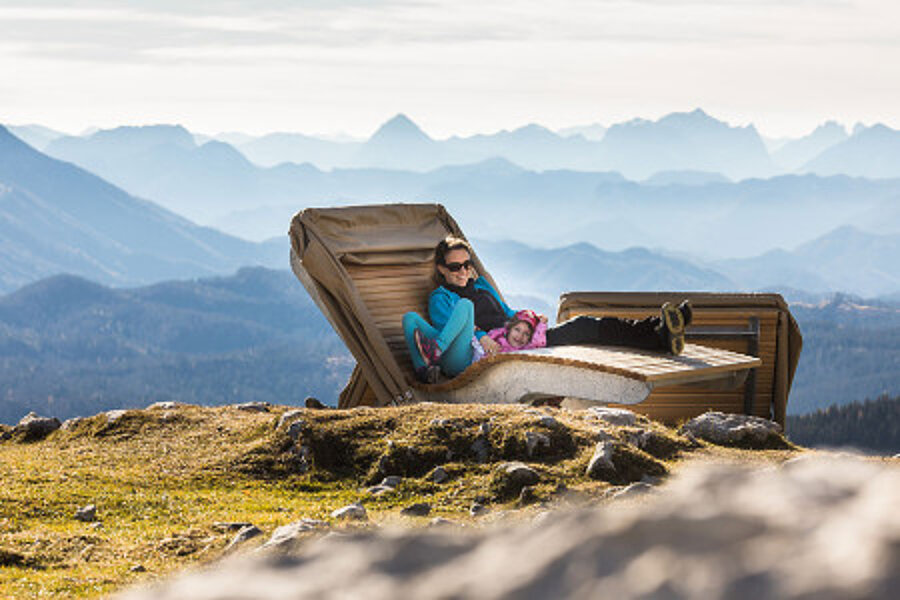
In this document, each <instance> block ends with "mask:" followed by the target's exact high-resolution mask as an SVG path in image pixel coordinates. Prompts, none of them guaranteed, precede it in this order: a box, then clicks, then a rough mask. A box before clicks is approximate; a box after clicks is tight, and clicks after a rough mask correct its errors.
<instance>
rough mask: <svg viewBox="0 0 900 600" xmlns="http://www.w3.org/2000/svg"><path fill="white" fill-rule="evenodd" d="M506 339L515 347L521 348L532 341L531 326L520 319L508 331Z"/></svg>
mask: <svg viewBox="0 0 900 600" xmlns="http://www.w3.org/2000/svg"><path fill="white" fill-rule="evenodd" d="M506 341H507V342H509V345H510V346H512V347H513V348H521V347H522V346H524V345H525V344H527V343H528V342H530V341H531V326H530V325H529V324H528V323H526V322H524V321H519V322H518V323H516V324H515V325H513V326H512V327H510V328H509V331H508V332H507V333H506Z"/></svg>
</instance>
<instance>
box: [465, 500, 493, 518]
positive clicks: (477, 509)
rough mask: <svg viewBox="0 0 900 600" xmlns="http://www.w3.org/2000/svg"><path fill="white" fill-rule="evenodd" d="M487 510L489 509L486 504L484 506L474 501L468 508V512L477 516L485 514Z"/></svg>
mask: <svg viewBox="0 0 900 600" xmlns="http://www.w3.org/2000/svg"><path fill="white" fill-rule="evenodd" d="M488 510H489V509H488V507H487V506H485V505H484V504H480V503H478V502H476V503H475V504H473V505H472V507H471V508H470V509H469V514H470V515H472V516H473V517H479V516H481V515H483V514H485V513H486V512H488Z"/></svg>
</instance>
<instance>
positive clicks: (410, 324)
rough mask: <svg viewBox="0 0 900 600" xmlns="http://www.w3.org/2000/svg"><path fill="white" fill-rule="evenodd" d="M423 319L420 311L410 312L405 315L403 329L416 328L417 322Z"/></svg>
mask: <svg viewBox="0 0 900 600" xmlns="http://www.w3.org/2000/svg"><path fill="white" fill-rule="evenodd" d="M421 319H422V317H421V316H420V315H419V313H416V312H408V313H406V314H404V315H403V319H402V321H401V322H402V324H403V330H404V331H406V330H409V329H413V328H415V326H416V324H417V323H418V322H419V321H420V320H421Z"/></svg>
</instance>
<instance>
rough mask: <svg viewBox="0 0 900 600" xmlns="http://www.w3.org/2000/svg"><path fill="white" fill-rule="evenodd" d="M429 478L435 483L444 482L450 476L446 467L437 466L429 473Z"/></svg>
mask: <svg viewBox="0 0 900 600" xmlns="http://www.w3.org/2000/svg"><path fill="white" fill-rule="evenodd" d="M428 478H429V479H430V480H431V481H433V482H435V483H444V482H445V481H447V480H448V479H450V476H449V475H448V474H447V471H446V470H445V469H444V467H435V468H434V470H433V471H432V472H431V473H430V474H429V475H428Z"/></svg>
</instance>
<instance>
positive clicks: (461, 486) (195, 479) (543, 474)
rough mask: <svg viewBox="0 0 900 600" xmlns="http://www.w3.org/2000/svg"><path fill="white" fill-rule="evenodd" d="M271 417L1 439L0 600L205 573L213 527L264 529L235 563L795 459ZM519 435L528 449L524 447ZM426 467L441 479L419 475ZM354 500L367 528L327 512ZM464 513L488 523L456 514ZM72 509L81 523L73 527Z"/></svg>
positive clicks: (550, 425) (383, 416)
mask: <svg viewBox="0 0 900 600" xmlns="http://www.w3.org/2000/svg"><path fill="white" fill-rule="evenodd" d="M286 410H287V407H271V408H270V409H269V410H266V411H262V412H250V411H246V410H241V409H239V408H237V407H219V408H202V407H196V406H183V405H182V406H177V407H156V408H148V409H144V410H131V411H127V412H125V413H123V414H116V413H113V414H98V415H96V416H94V417H91V418H87V419H83V420H80V421H78V422H76V423H74V424H69V425H68V426H67V427H66V428H63V429H59V430H57V431H55V432H54V433H51V434H50V435H49V437H47V438H45V439H43V440H41V441H32V442H26V441H24V440H23V435H22V433H21V432H17V431H15V430H13V429H12V428H9V427H5V428H0V478H2V481H3V482H4V485H3V486H2V487H0V561H2V563H0V567H2V568H0V596H2V597H4V598H31V597H36V596H41V597H73V596H75V597H86V598H93V597H99V596H101V595H104V594H107V593H109V592H111V591H113V590H116V589H119V588H121V587H123V586H127V585H129V584H133V583H136V582H141V581H148V580H153V579H156V578H159V577H162V576H164V575H167V574H169V573H172V572H173V571H176V570H179V569H182V568H185V567H188V566H190V565H197V564H204V563H208V562H210V561H215V560H217V559H219V558H220V557H222V556H223V554H224V549H225V547H226V545H227V544H228V543H229V541H230V540H231V539H232V538H233V537H234V536H235V528H236V527H237V525H234V526H232V525H229V524H240V523H252V524H254V525H256V526H257V527H259V528H260V529H261V530H262V532H263V535H260V536H258V537H256V538H253V539H251V540H250V541H248V542H246V543H245V544H244V545H242V546H241V547H240V551H251V550H252V549H253V548H256V547H258V546H260V545H261V544H262V543H263V542H264V541H266V540H267V539H268V538H269V536H270V535H271V533H272V532H273V531H274V530H275V528H277V527H279V526H282V525H285V524H288V523H292V522H296V521H297V520H298V519H301V518H313V519H321V520H323V521H325V523H323V524H321V527H320V528H319V530H318V531H317V532H313V533H312V534H311V535H320V534H321V533H323V532H325V531H332V530H341V529H345V528H356V527H363V528H371V527H378V526H380V525H386V524H394V525H404V526H425V525H427V524H429V523H430V519H432V518H434V517H442V518H445V519H450V520H452V521H454V522H456V523H458V524H470V525H477V524H481V523H490V522H495V521H496V520H498V519H502V518H513V519H515V518H525V517H528V516H531V515H533V514H535V512H536V511H537V510H542V509H544V508H547V507H558V506H564V505H569V504H584V503H591V504H593V503H596V502H612V501H620V500H617V499H615V498H614V493H615V492H617V491H620V490H623V489H624V487H623V486H625V485H626V484H629V483H631V482H634V481H639V480H642V479H643V480H644V481H650V482H651V483H652V482H654V481H657V480H658V478H660V477H665V475H666V474H667V473H669V472H670V471H672V470H674V469H678V468H679V466H680V465H681V464H682V463H683V462H685V460H689V459H692V458H696V457H710V456H716V457H720V458H721V457H730V458H738V459H742V460H752V461H757V460H760V461H773V460H776V461H777V460H783V459H784V458H786V457H788V456H790V455H792V454H793V452H794V451H793V450H791V449H788V448H787V447H786V446H784V444H783V443H781V445H782V447H784V448H785V449H782V450H767V451H750V450H737V449H725V448H718V447H713V446H711V445H708V444H706V443H704V442H692V441H691V440H689V439H687V438H685V437H682V436H681V435H679V434H677V433H676V432H675V431H674V430H671V429H668V428H666V427H663V426H661V425H658V424H656V423H651V422H649V421H647V420H645V419H642V418H639V419H638V421H637V423H635V425H634V426H630V427H620V426H612V425H609V424H607V423H605V422H602V421H599V420H598V419H597V418H596V417H593V416H592V415H591V413H590V412H589V411H566V410H556V409H551V408H543V409H534V408H529V407H526V406H521V405H513V406H488V405H451V406H448V405H432V404H424V405H416V406H409V407H401V408H384V409H356V410H352V411H338V410H319V411H314V410H307V409H300V410H298V411H297V412H296V413H294V415H293V417H292V418H291V419H289V420H287V421H286V422H285V423H284V424H282V425H281V426H280V427H279V421H280V420H281V417H282V416H284V414H285V412H286ZM292 424H294V425H292ZM535 436H537V437H540V438H542V439H543V440H545V441H541V442H540V443H537V444H533V445H532V447H531V448H530V449H529V443H528V441H527V440H528V439H529V438H532V439H534V438H535ZM606 438H609V439H614V440H617V441H616V445H615V448H616V450H615V452H614V453H613V454H612V460H613V462H614V464H615V470H614V471H608V472H604V474H603V476H599V477H596V478H590V477H587V476H586V475H585V471H586V466H587V465H588V463H589V461H590V459H591V455H592V452H593V451H594V447H595V445H596V444H597V441H598V440H602V439H606ZM776 445H777V444H776ZM507 461H524V462H525V463H527V464H528V465H529V466H530V467H531V468H532V469H534V471H535V472H536V473H537V474H538V480H537V482H536V483H534V484H533V485H532V486H531V487H530V490H529V493H528V494H525V493H522V492H521V488H522V485H523V484H522V482H518V483H516V481H514V480H513V479H512V478H511V477H510V476H509V475H506V474H504V472H503V471H502V469H500V467H501V466H502V465H504V464H505V463H506V462H507ZM437 466H441V467H442V468H443V469H444V470H445V471H446V473H447V476H448V477H447V480H446V481H444V482H441V483H437V482H435V481H434V480H433V478H432V477H431V474H432V473H433V469H434V468H435V467H437ZM387 475H397V476H400V477H402V479H401V480H400V483H399V484H398V485H397V486H396V488H394V490H393V491H388V492H387V493H383V494H380V495H375V494H373V493H370V492H369V491H367V487H368V486H371V485H373V484H376V483H378V482H379V481H381V480H382V478H383V477H385V476H387ZM648 477H649V479H648ZM355 501H360V502H362V503H363V505H364V507H365V509H366V511H367V512H368V520H366V521H362V522H356V523H355V524H347V523H346V522H344V521H341V520H339V519H337V518H334V517H332V516H331V514H332V511H334V510H335V509H338V508H340V507H342V506H345V505H347V504H348V503H351V502H355ZM417 502H427V503H429V504H430V506H431V511H430V514H429V515H428V516H427V517H411V516H402V515H401V514H400V510H401V509H402V508H403V507H407V506H409V505H411V504H413V503H417ZM476 503H479V504H481V505H483V506H485V507H486V508H487V512H486V513H485V514H482V515H481V516H478V517H475V516H472V515H471V514H470V508H471V507H472V506H473V505H474V504H476ZM88 504H93V505H95V506H96V511H97V512H96V518H97V520H96V521H92V522H84V521H80V520H77V519H75V517H74V515H75V512H76V510H78V509H79V508H80V507H83V506H85V505H88Z"/></svg>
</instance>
